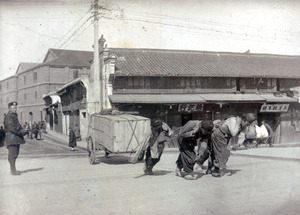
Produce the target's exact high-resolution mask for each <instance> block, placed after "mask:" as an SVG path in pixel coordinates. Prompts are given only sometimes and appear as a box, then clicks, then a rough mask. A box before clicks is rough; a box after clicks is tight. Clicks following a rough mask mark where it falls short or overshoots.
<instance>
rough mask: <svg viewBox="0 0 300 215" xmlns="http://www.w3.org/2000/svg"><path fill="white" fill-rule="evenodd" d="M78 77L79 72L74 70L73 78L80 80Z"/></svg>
mask: <svg viewBox="0 0 300 215" xmlns="http://www.w3.org/2000/svg"><path fill="white" fill-rule="evenodd" d="M78 76H79V72H78V70H74V71H73V78H78Z"/></svg>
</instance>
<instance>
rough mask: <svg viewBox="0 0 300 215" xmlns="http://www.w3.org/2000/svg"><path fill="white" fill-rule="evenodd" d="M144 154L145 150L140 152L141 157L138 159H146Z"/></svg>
mask: <svg viewBox="0 0 300 215" xmlns="http://www.w3.org/2000/svg"><path fill="white" fill-rule="evenodd" d="M144 155H145V151H144V150H143V151H141V153H140V154H139V157H138V161H142V160H143V159H144Z"/></svg>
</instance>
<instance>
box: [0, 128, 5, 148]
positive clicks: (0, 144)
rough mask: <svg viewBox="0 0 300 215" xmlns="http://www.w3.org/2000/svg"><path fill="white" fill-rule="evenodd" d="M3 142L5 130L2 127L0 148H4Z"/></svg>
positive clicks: (0, 130)
mask: <svg viewBox="0 0 300 215" xmlns="http://www.w3.org/2000/svg"><path fill="white" fill-rule="evenodd" d="M4 140H5V130H4V128H3V126H1V127H0V147H2V146H4Z"/></svg>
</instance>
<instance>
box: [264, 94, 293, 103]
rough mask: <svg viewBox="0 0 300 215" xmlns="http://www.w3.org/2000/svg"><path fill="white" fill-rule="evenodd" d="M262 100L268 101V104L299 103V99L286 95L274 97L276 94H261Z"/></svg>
mask: <svg viewBox="0 0 300 215" xmlns="http://www.w3.org/2000/svg"><path fill="white" fill-rule="evenodd" d="M259 96H261V97H262V98H264V99H265V100H266V102H298V100H297V98H292V97H288V96H286V95H283V94H280V95H276V96H275V95H274V94H260V95H259Z"/></svg>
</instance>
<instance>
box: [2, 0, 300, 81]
mask: <svg viewBox="0 0 300 215" xmlns="http://www.w3.org/2000/svg"><path fill="white" fill-rule="evenodd" d="M92 2H93V0H51V1H50V0H24V1H21V0H0V80H2V79H4V78H7V77H9V76H11V75H14V74H15V73H16V70H17V67H18V65H19V63H20V62H34V63H41V62H42V60H43V59H44V57H45V55H46V53H47V51H48V49H49V48H60V49H72V50H87V51H92V45H93V42H94V39H93V35H94V28H93V22H92V20H93V17H92V10H91V3H92ZM99 4H100V5H101V6H102V7H103V8H104V9H103V10H101V19H100V22H99V36H101V35H102V34H103V35H104V38H105V39H106V43H107V44H108V46H109V47H123V48H158V49H185V50H202V51H226V52H246V51H247V50H250V52H251V53H269V54H283V55H300V21H299V20H300V0H251V1H250V0H149V1H146V0H111V1H108V0H106V1H101V0H99Z"/></svg>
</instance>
